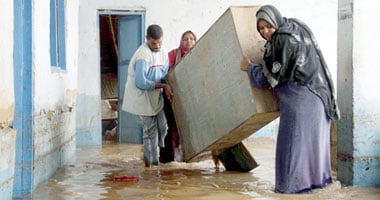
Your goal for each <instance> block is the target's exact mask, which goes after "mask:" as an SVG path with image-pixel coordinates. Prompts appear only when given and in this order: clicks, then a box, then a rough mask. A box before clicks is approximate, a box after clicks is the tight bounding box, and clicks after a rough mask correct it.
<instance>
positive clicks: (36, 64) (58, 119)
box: [32, 0, 79, 188]
mask: <svg viewBox="0 0 380 200" xmlns="http://www.w3.org/2000/svg"><path fill="white" fill-rule="evenodd" d="M65 2H66V4H65V8H66V9H65V20H66V31H65V35H66V69H61V68H58V67H53V66H51V64H50V39H49V38H50V0H33V2H32V17H33V19H32V28H33V29H32V52H33V55H32V62H33V64H32V65H33V70H32V73H33V74H32V77H33V86H32V90H33V161H34V162H33V165H34V168H33V174H32V175H33V185H32V186H33V188H36V187H37V186H38V184H39V183H41V182H44V181H46V180H47V179H48V178H49V177H50V176H51V175H52V174H53V173H54V172H55V171H56V170H57V169H58V168H59V167H61V166H62V165H63V164H65V163H67V162H68V161H70V159H72V158H73V155H74V153H75V147H76V143H75V124H76V123H75V117H76V112H75V110H76V106H75V102H76V94H77V73H78V63H77V59H78V56H77V55H78V8H79V2H78V1H65Z"/></svg>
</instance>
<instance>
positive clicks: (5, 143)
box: [0, 0, 16, 199]
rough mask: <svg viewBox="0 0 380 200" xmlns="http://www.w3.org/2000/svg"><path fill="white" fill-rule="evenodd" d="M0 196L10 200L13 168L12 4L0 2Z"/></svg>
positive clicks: (14, 139)
mask: <svg viewBox="0 0 380 200" xmlns="http://www.w3.org/2000/svg"><path fill="white" fill-rule="evenodd" d="M0 5H1V6H0V24H1V28H0V196H1V198H3V199H11V198H12V195H13V181H14V168H15V155H16V153H15V152H16V151H15V149H16V148H15V146H16V130H15V129H13V128H9V126H10V125H11V124H12V122H13V119H14V104H15V99H14V80H13V27H14V26H13V20H14V17H13V3H9V1H8V0H0Z"/></svg>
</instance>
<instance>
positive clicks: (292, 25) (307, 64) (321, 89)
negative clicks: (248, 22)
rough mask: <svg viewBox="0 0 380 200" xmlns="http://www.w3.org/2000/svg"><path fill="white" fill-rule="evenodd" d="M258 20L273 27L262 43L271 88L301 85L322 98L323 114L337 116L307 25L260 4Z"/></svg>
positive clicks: (327, 76)
mask: <svg viewBox="0 0 380 200" xmlns="http://www.w3.org/2000/svg"><path fill="white" fill-rule="evenodd" d="M260 20H265V21H266V22H267V23H269V24H271V25H272V26H273V27H274V28H275V29H276V31H275V32H274V34H273V36H272V38H271V39H270V40H268V41H267V43H266V44H265V49H266V51H265V55H264V68H265V71H267V72H268V73H269V76H267V79H268V81H269V83H271V85H272V87H275V86H276V85H277V84H281V83H283V82H286V81H295V82H297V83H299V84H302V85H305V86H307V87H308V88H309V89H310V91H312V92H313V93H314V94H316V95H317V96H319V97H320V98H321V99H322V102H323V104H324V106H325V110H326V113H327V115H328V116H329V117H330V118H331V119H333V120H337V119H339V118H340V116H339V115H340V114H339V109H338V106H337V103H336V98H335V93H334V92H335V90H334V86H333V81H332V79H331V75H330V72H329V69H328V67H327V64H326V62H325V59H324V57H323V55H322V52H321V50H320V48H319V46H318V43H317V41H316V39H315V37H314V35H313V33H312V31H311V30H310V29H309V27H307V25H306V24H304V23H303V22H301V21H300V20H297V19H294V18H292V19H287V18H285V17H282V15H281V13H280V12H279V11H278V10H277V9H276V8H275V7H274V6H271V5H265V6H262V7H261V8H260V9H259V10H258V11H257V12H256V24H258V22H259V21H260ZM257 29H258V27H257ZM258 31H259V29H258ZM259 32H260V31H259ZM260 34H261V33H260Z"/></svg>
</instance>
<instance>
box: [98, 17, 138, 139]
mask: <svg viewBox="0 0 380 200" xmlns="http://www.w3.org/2000/svg"><path fill="white" fill-rule="evenodd" d="M143 22H144V12H143V11H139V12H136V11H133V12H130V11H125V12H120V11H100V14H99V38H100V72H101V73H100V74H101V87H100V88H101V104H102V105H101V109H102V110H101V116H102V120H101V123H102V143H114V142H129V143H140V141H139V140H133V141H131V140H128V139H127V140H125V139H123V138H130V136H129V135H136V134H135V131H136V125H135V124H134V119H133V117H132V116H130V115H128V113H126V112H124V111H122V110H121V105H122V102H123V95H124V85H125V83H126V80H127V74H128V70H127V69H128V65H129V61H130V59H131V58H132V56H133V53H134V52H135V51H136V49H137V48H138V47H139V46H140V45H141V44H142V43H143V42H144V29H145V27H144V23H143ZM120 122H121V123H122V124H123V125H122V126H121V125H120ZM137 131H138V132H140V131H139V130H137Z"/></svg>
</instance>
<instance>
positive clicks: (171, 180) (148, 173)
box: [33, 139, 380, 200]
mask: <svg viewBox="0 0 380 200" xmlns="http://www.w3.org/2000/svg"><path fill="white" fill-rule="evenodd" d="M245 144H246V146H247V148H248V149H249V150H250V152H251V153H252V156H253V157H254V158H255V159H256V160H257V162H258V163H259V164H260V166H259V167H257V168H256V169H254V170H252V171H251V172H249V173H239V172H227V171H225V170H224V169H223V168H221V169H219V170H216V169H215V168H214V163H213V161H212V160H211V158H210V159H209V160H205V161H201V162H196V163H178V162H172V163H168V164H163V165H160V166H159V167H153V168H150V169H145V168H144V164H143V161H142V146H141V145H132V144H105V145H103V147H88V148H79V149H77V153H76V158H75V159H73V162H72V163H70V164H68V165H67V166H66V167H64V168H61V169H59V170H58V171H57V173H56V174H55V175H54V176H53V177H52V178H51V179H50V180H49V181H48V182H46V183H43V184H41V185H40V186H39V187H38V188H37V189H36V190H35V192H34V193H33V199H37V200H39V199H43V200H45V199H49V200H56V199H57V200H71V199H75V200H77V199H107V200H108V199H109V200H111V199H112V200H119V199H120V200H122V199H123V200H124V199H144V200H156V199H166V200H173V199H181V200H186V199H200V200H202V199H207V200H213V199H215V200H216V199H218V200H219V199H260V200H264V199H267V200H272V199H273V200H274V199H354V200H355V199H363V198H365V199H380V189H379V188H353V187H342V186H341V185H340V183H339V181H334V183H333V184H331V185H330V186H329V187H327V188H325V189H323V190H314V191H313V192H312V193H310V194H302V195H284V194H277V193H274V192H273V190H274V144H273V141H271V140H265V139H255V140H252V141H245ZM116 176H137V177H138V180H137V181H115V180H114V177H116Z"/></svg>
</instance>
